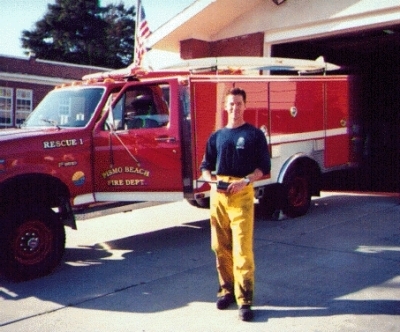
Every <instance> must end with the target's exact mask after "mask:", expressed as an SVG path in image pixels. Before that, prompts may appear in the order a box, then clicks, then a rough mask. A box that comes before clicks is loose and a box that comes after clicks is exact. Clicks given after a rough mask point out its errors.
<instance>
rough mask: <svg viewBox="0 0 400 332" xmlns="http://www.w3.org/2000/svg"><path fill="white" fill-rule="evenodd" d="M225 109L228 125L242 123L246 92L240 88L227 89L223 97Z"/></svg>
mask: <svg viewBox="0 0 400 332" xmlns="http://www.w3.org/2000/svg"><path fill="white" fill-rule="evenodd" d="M225 110H226V111H227V113H228V124H227V126H228V127H236V126H238V125H241V124H243V122H244V119H243V114H244V111H245V110H246V92H245V91H244V90H243V89H240V88H233V89H231V90H229V91H228V93H227V94H226V98H225Z"/></svg>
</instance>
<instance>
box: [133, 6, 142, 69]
mask: <svg viewBox="0 0 400 332" xmlns="http://www.w3.org/2000/svg"><path fill="white" fill-rule="evenodd" d="M139 18H140V0H137V2H136V22H135V47H134V48H133V63H134V65H135V66H136V65H137V62H138V59H137V56H138V52H137V47H138V45H137V43H138V42H139V40H138V32H139Z"/></svg>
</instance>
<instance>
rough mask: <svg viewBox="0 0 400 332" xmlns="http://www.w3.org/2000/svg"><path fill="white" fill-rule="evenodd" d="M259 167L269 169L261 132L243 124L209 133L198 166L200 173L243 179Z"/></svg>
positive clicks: (265, 172)
mask: <svg viewBox="0 0 400 332" xmlns="http://www.w3.org/2000/svg"><path fill="white" fill-rule="evenodd" d="M256 168H259V169H260V170H261V171H262V172H263V174H268V173H269V172H270V170H271V160H270V155H269V151H268V146H267V140H266V138H265V135H264V133H263V132H262V131H261V130H260V129H258V128H256V127H254V126H252V125H250V124H248V123H245V124H243V125H242V126H240V127H238V128H226V127H225V128H221V129H219V130H217V131H216V132H214V133H213V134H211V136H210V138H209V139H208V142H207V145H206V152H205V154H204V158H203V161H202V163H201V166H200V169H201V170H204V169H206V170H209V171H215V172H216V174H217V175H228V176H234V177H239V178H240V177H245V176H246V175H248V174H250V173H253V171H254V170H255V169H256Z"/></svg>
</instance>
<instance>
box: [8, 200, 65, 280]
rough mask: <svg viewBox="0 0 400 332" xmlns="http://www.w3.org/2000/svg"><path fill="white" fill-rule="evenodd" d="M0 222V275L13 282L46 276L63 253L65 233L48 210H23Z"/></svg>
mask: <svg viewBox="0 0 400 332" xmlns="http://www.w3.org/2000/svg"><path fill="white" fill-rule="evenodd" d="M15 210H16V211H12V212H9V213H7V214H5V215H4V216H3V217H2V218H1V221H0V222H1V224H0V228H1V231H2V235H1V239H0V241H1V242H0V252H1V255H2V257H1V260H2V264H1V265H2V266H1V268H2V272H3V273H4V274H5V276H6V277H7V278H9V279H11V280H14V281H25V280H30V279H34V278H38V277H41V276H44V275H47V274H49V273H50V272H52V271H53V270H54V268H55V267H56V266H57V265H58V264H59V263H60V261H61V259H62V256H63V254H64V250H65V230H64V226H63V224H62V223H61V222H60V221H59V220H58V219H57V215H56V214H55V213H54V212H53V211H52V210H51V209H50V208H35V207H33V208H26V209H24V210H23V211H18V209H15Z"/></svg>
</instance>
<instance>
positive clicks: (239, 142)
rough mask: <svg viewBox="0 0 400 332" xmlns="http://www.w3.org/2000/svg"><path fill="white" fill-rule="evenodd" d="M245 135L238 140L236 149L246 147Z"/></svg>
mask: <svg viewBox="0 0 400 332" xmlns="http://www.w3.org/2000/svg"><path fill="white" fill-rule="evenodd" d="M244 143H245V140H244V137H239V138H238V140H237V142H236V149H244Z"/></svg>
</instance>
